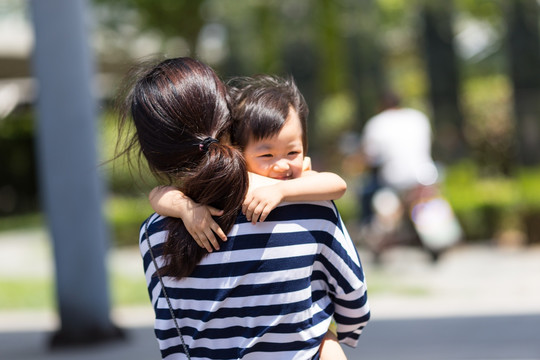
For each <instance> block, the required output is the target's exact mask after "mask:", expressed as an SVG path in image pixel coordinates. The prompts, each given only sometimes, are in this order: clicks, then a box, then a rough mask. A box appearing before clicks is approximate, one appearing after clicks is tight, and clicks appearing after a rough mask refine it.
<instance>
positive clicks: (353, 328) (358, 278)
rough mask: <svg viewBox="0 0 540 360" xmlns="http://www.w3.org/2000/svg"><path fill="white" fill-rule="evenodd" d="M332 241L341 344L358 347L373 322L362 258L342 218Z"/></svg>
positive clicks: (330, 253) (330, 274)
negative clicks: (367, 325) (362, 336)
mask: <svg viewBox="0 0 540 360" xmlns="http://www.w3.org/2000/svg"><path fill="white" fill-rule="evenodd" d="M332 238H333V239H332V243H331V245H330V249H329V250H330V251H328V255H327V261H326V266H327V270H328V281H329V289H330V290H329V291H330V295H331V297H333V303H334V319H335V321H336V324H337V334H338V340H339V341H340V342H341V343H343V344H346V345H349V346H352V347H356V346H357V344H358V339H359V337H360V335H361V333H362V330H363V329H364V327H365V326H366V324H367V322H368V320H369V318H370V309H369V303H368V298H367V285H366V281H365V276H364V271H363V268H362V264H361V262H360V257H359V256H358V252H357V251H356V247H355V246H354V244H353V242H352V240H351V238H350V236H349V234H348V233H347V230H346V229H345V227H344V226H343V223H342V221H341V218H340V217H339V214H338V219H337V224H336V227H335V229H334V233H333V236H332Z"/></svg>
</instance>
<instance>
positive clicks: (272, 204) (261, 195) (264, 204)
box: [242, 184, 283, 224]
mask: <svg viewBox="0 0 540 360" xmlns="http://www.w3.org/2000/svg"><path fill="white" fill-rule="evenodd" d="M282 201H283V194H282V192H281V190H280V189H279V186H278V184H276V185H270V186H263V187H259V188H256V189H254V190H253V191H249V192H248V194H247V195H246V198H245V200H244V203H243V204H242V213H244V215H246V219H247V220H248V221H251V222H252V223H253V224H255V223H257V220H258V221H261V222H262V221H264V220H266V217H267V216H268V214H270V211H272V210H274V209H275V208H276V206H278V205H279V204H280V203H281V202H282Z"/></svg>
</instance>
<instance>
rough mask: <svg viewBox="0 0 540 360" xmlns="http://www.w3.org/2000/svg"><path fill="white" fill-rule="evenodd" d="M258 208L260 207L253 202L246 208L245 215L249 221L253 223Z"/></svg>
mask: <svg viewBox="0 0 540 360" xmlns="http://www.w3.org/2000/svg"><path fill="white" fill-rule="evenodd" d="M257 206H258V203H257V202H255V201H251V202H250V204H249V205H248V206H247V207H246V211H245V215H246V219H247V220H248V221H251V220H252V219H253V212H254V211H255V209H256V208H257Z"/></svg>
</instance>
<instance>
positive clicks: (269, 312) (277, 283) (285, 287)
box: [140, 201, 370, 360]
mask: <svg viewBox="0 0 540 360" xmlns="http://www.w3.org/2000/svg"><path fill="white" fill-rule="evenodd" d="M164 219H165V218H164V217H161V216H159V215H157V214H153V215H152V216H150V217H149V218H148V219H147V220H146V221H145V223H147V225H148V234H149V239H150V243H151V246H152V251H153V253H154V256H155V257H156V260H157V263H158V266H160V267H161V266H162V265H163V258H162V256H161V246H162V244H163V242H164V241H165V240H166V237H167V233H166V231H164V230H163V221H164ZM145 225H146V224H143V226H142V227H141V234H140V235H141V236H140V250H141V254H142V256H143V263H144V269H145V274H146V280H147V284H148V291H149V294H150V299H151V302H152V305H153V307H154V310H155V315H156V320H155V334H156V337H157V340H158V343H159V348H160V350H161V355H162V357H163V359H168V360H173V359H186V357H185V355H184V353H183V349H182V345H181V342H180V338H179V336H178V333H177V331H176V328H175V326H174V322H173V320H172V319H171V316H170V312H169V308H168V305H167V301H166V299H165V298H164V296H163V293H162V288H161V285H160V283H159V279H158V278H157V277H156V276H154V275H155V268H154V265H153V263H152V258H151V255H150V252H149V251H148V243H147V241H146V238H145V232H144V231H145V230H144V229H145ZM163 281H164V284H165V290H166V292H167V294H168V296H169V298H170V300H171V303H172V306H173V308H174V309H175V316H176V318H177V321H178V324H179V326H180V328H181V331H182V334H183V337H184V341H185V342H186V344H187V347H188V349H189V354H190V356H191V358H192V359H199V360H202V359H256V360H265V359H272V360H277V359H280V360H281V359H316V358H318V351H319V345H320V343H321V341H322V339H323V337H324V335H325V334H326V332H327V330H328V326H329V324H330V322H331V320H332V317H334V319H335V321H336V323H337V332H338V338H339V340H340V342H342V343H344V344H347V345H350V346H353V347H355V346H356V345H357V342H358V338H359V336H360V333H361V332H362V329H363V328H364V326H365V324H366V323H367V321H368V319H369V316H370V312H369V306H368V302H367V292H366V284H365V281H364V273H363V269H362V265H361V263H360V259H359V257H358V253H357V252H356V249H355V247H354V245H353V243H352V241H351V239H350V237H349V235H348V233H347V231H346V229H345V227H344V226H343V223H342V221H341V218H340V216H339V214H338V212H337V209H336V208H335V206H334V204H333V203H332V202H330V201H321V202H309V203H308V202H305V203H284V204H282V205H281V206H279V207H277V208H276V209H274V210H273V211H272V212H271V213H270V216H268V218H267V219H266V221H264V222H262V223H257V224H255V225H253V224H251V223H250V222H248V221H247V220H246V218H245V217H244V216H243V215H239V216H238V218H237V220H236V224H235V225H234V226H233V228H232V230H231V231H230V233H229V234H228V241H227V242H225V243H223V244H222V245H221V249H220V250H219V251H214V252H212V253H210V254H208V255H207V256H206V257H204V258H203V260H202V261H201V262H200V264H199V265H197V267H196V268H195V270H194V272H193V273H192V274H191V275H190V276H189V277H186V278H183V279H181V280H179V281H178V280H176V279H174V278H171V277H163Z"/></svg>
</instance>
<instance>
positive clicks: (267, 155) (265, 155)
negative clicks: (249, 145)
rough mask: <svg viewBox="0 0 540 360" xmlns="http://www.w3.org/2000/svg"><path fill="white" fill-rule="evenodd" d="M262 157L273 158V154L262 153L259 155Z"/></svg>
mask: <svg viewBox="0 0 540 360" xmlns="http://www.w3.org/2000/svg"><path fill="white" fill-rule="evenodd" d="M259 157H260V158H271V157H272V154H262V155H259Z"/></svg>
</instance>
